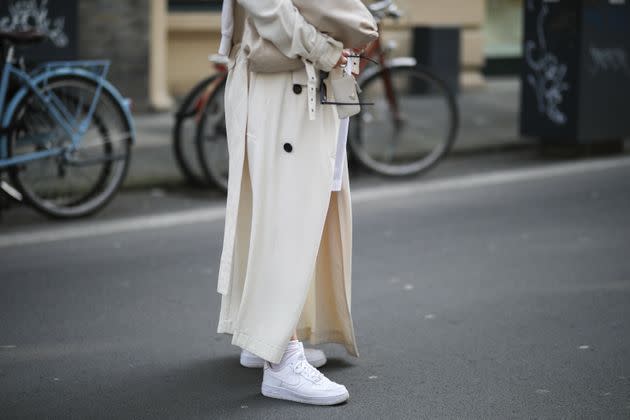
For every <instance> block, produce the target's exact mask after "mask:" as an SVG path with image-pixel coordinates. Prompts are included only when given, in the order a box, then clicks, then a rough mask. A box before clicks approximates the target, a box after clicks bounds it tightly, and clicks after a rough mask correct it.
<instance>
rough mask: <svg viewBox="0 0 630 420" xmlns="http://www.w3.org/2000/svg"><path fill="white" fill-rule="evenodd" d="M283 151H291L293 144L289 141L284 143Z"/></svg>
mask: <svg viewBox="0 0 630 420" xmlns="http://www.w3.org/2000/svg"><path fill="white" fill-rule="evenodd" d="M284 151H285V152H287V153H291V152H292V151H293V146H291V143H284Z"/></svg>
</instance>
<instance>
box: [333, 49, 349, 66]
mask: <svg viewBox="0 0 630 420" xmlns="http://www.w3.org/2000/svg"><path fill="white" fill-rule="evenodd" d="M349 55H352V51H350V50H343V51H341V57H339V61H337V64H335V68H339V67H345V66H346V64H348V56H349Z"/></svg>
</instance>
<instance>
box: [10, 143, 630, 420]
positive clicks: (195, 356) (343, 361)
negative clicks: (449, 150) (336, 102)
mask: <svg viewBox="0 0 630 420" xmlns="http://www.w3.org/2000/svg"><path fill="white" fill-rule="evenodd" d="M506 159H507V160H506V161H504V163H503V164H501V159H500V158H498V159H497V162H494V163H491V164H490V165H489V166H488V168H487V169H486V170H485V171H480V170H479V169H478V168H477V167H475V168H474V170H470V171H468V170H466V169H465V168H464V169H459V170H453V171H451V172H450V173H448V174H447V176H441V177H429V178H422V179H416V180H411V181H405V182H398V183H395V182H389V181H388V182H385V181H382V180H379V181H365V180H363V181H359V182H357V183H356V184H354V183H353V188H354V190H353V203H354V254H353V256H354V260H353V297H352V308H353V316H354V321H355V328H356V332H357V338H358V342H359V351H360V352H361V357H360V358H359V359H354V358H351V357H348V356H347V355H345V353H344V351H343V349H341V348H340V347H337V346H332V345H325V346H323V347H322V348H324V349H325V350H326V351H327V354H328V356H329V363H328V364H327V365H326V366H325V367H324V368H322V371H323V372H324V373H325V374H326V375H327V376H328V377H330V378H331V379H332V380H334V381H337V382H340V383H343V384H345V385H346V386H347V387H348V389H349V391H350V395H351V398H350V401H349V402H348V403H347V404H344V405H341V406H336V407H330V408H322V407H312V406H303V405H298V404H294V403H289V402H283V401H276V400H271V399H267V398H264V397H263V396H262V395H260V382H261V379H262V373H261V372H260V371H257V370H248V369H245V368H242V367H240V365H239V362H238V354H239V353H238V349H236V348H234V347H232V346H231V345H230V340H229V337H227V336H220V335H217V334H216V333H215V330H216V323H217V319H218V315H219V295H217V294H216V292H215V288H216V274H217V271H218V261H219V255H220V251H221V241H222V232H223V203H222V201H221V200H214V201H212V202H211V203H208V202H207V201H204V200H193V199H188V201H185V204H182V205H176V204H173V205H172V206H171V205H169V204H168V203H171V201H172V200H174V199H173V198H172V197H170V198H168V199H164V201H165V202H166V204H164V206H163V207H160V208H156V207H155V205H152V206H149V207H150V208H146V209H144V210H142V209H141V210H140V211H138V212H135V213H134V215H130V214H128V212H125V211H123V210H116V208H117V207H116V205H114V207H113V210H109V211H110V212H111V213H106V214H105V216H106V217H104V218H100V219H94V220H88V221H83V222H78V223H71V224H50V223H41V224H38V223H30V222H29V221H28V220H27V219H28V217H27V218H25V221H24V222H23V223H21V222H20V223H17V224H16V225H12V223H11V217H12V213H11V212H8V213H7V215H5V221H4V223H5V224H6V229H5V228H3V232H2V233H0V255H1V257H0V267H1V268H0V270H1V272H0V273H1V276H0V278H1V282H0V287H1V288H2V289H1V290H2V291H1V293H0V418H2V419H14V418H55V419H57V418H58V419H98V418H103V419H105V418H111V419H162V418H172V419H193V418H194V419H219V418H256V419H295V418H322V416H326V418H350V419H382V418H389V419H418V418H427V419H438V418H440V419H441V418H497V419H505V418H606V419H615V418H619V419H624V418H625V419H627V418H629V417H630V222H629V221H628V215H630V158H628V157H627V155H625V157H617V158H605V159H601V158H599V159H591V160H577V161H572V162H552V163H547V164H546V165H542V164H539V163H538V164H530V163H529V162H528V163H526V164H522V165H521V166H520V167H515V166H514V165H511V164H509V157H508V158H506ZM484 164H485V162H484V161H482V162H481V163H477V164H475V165H476V166H483V165H484ZM475 165H473V166H475ZM464 166H465V165H464ZM438 174H439V172H438ZM120 200H121V201H119V204H117V205H118V206H122V207H124V205H121V204H120V203H125V197H121V198H120ZM129 200H130V201H131V199H129ZM169 200H171V201H169ZM181 200H184V199H183V198H182V199H181ZM176 201H177V200H176ZM155 202H156V203H157V202H158V200H156V201H155ZM169 206H170V207H169ZM17 220H18V221H19V220H20V219H19V217H18V219H17ZM289 298H290V297H289Z"/></svg>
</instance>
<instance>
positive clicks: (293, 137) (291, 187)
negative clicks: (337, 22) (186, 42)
mask: <svg viewBox="0 0 630 420" xmlns="http://www.w3.org/2000/svg"><path fill="white" fill-rule="evenodd" d="M223 26H224V29H227V30H225V31H224V39H223V40H222V45H221V51H220V52H222V53H224V54H226V55H228V56H229V60H228V71H229V73H228V78H227V82H226V83H227V84H226V89H225V115H226V129H227V138H228V149H229V156H230V158H229V159H230V161H229V173H230V177H229V184H228V197H227V205H226V206H227V208H226V219H225V232H224V240H223V250H222V254H221V260H220V269H219V279H218V292H219V293H220V294H221V295H222V299H221V312H220V320H219V325H218V332H219V333H227V334H231V335H232V344H234V345H236V346H238V347H240V348H241V349H242V353H241V363H242V364H243V365H245V366H252V367H253V366H261V365H263V366H264V374H263V383H262V393H263V395H265V396H268V397H272V398H280V399H286V400H292V401H298V402H302V403H309V404H318V405H331V404H338V403H341V402H344V401H346V400H347V399H348V398H349V393H348V390H347V389H346V387H345V386H343V385H340V384H337V383H335V382H333V381H330V380H329V379H327V378H326V377H325V376H324V375H323V374H322V373H321V372H319V371H318V370H317V369H316V368H315V367H314V366H313V365H317V366H321V365H322V364H324V363H325V361H326V359H325V355H324V354H323V352H321V351H316V350H310V351H306V352H305V350H304V347H303V344H302V342H301V341H303V340H308V341H310V342H311V343H312V344H318V343H324V342H332V343H339V344H341V345H343V346H344V347H345V349H346V350H347V351H348V353H349V354H351V355H353V356H358V350H357V344H356V339H355V333H354V327H353V322H352V316H351V310H350V306H351V269H352V267H351V264H352V262H351V258H352V209H351V202H350V189H349V181H348V171H347V160H346V158H345V153H344V156H337V147H336V146H337V139H338V133H339V126H340V122H339V121H340V120H339V116H338V114H337V110H336V107H335V106H334V105H332V106H331V105H323V104H321V103H320V102H319V97H318V94H317V89H318V86H320V82H321V80H320V77H322V76H321V75H320V72H322V71H323V72H329V73H330V74H331V75H332V74H335V72H336V73H337V74H340V73H341V72H342V71H343V69H342V68H341V67H343V66H345V65H346V63H347V61H348V58H347V57H348V55H350V52H349V51H348V50H344V47H343V45H342V43H341V42H340V41H338V40H336V39H334V38H332V37H331V36H329V35H327V34H324V33H323V32H322V31H321V30H320V29H318V28H317V27H315V26H314V25H312V24H311V23H309V22H308V21H307V20H306V19H305V17H304V16H303V15H302V14H301V13H300V11H299V10H298V9H297V8H296V7H295V6H294V4H293V3H292V2H291V1H290V0H238V1H235V0H226V1H224V11H223ZM368 32H369V31H368ZM372 32H373V33H369V34H368V35H367V36H366V40H367V41H369V40H371V39H373V38H374V37H375V36H376V25H375V24H374V25H373V30H372ZM261 45H262V46H263V47H264V48H262V51H270V50H273V51H275V52H279V53H281V54H282V56H281V57H282V59H286V61H287V65H284V64H281V62H282V60H277V59H273V60H265V59H260V58H257V57H255V56H254V55H255V52H256V51H257V48H258V50H260V48H259V47H260V46H261ZM256 60H258V61H256ZM261 60H262V61H261ZM260 63H262V71H261V70H256V65H257V64H259V66H258V67H260ZM323 83H324V86H326V87H327V88H329V89H327V90H328V91H331V90H332V89H330V88H331V86H330V81H329V80H328V79H326V80H324V81H323ZM336 159H343V166H344V169H345V170H344V171H343V177H342V178H341V188H339V189H338V191H333V189H334V188H332V187H331V186H332V185H333V172H334V166H335V161H336Z"/></svg>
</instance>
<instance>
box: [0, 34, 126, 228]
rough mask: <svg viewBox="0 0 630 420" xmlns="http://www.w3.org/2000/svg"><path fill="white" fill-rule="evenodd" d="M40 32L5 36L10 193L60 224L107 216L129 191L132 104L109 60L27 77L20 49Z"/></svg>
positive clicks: (3, 108) (0, 88)
mask: <svg viewBox="0 0 630 420" xmlns="http://www.w3.org/2000/svg"><path fill="white" fill-rule="evenodd" d="M45 39H46V35H43V34H39V33H36V32H0V42H1V46H2V62H1V63H2V64H3V69H2V75H1V79H0V120H1V124H0V172H8V175H9V178H10V180H11V184H8V183H6V182H5V181H2V184H1V185H2V187H3V190H4V191H5V192H6V193H8V194H9V195H10V196H12V197H13V198H15V199H17V200H19V201H24V202H26V203H27V204H30V205H31V206H32V207H33V208H34V209H36V210H37V211H39V212H41V213H43V214H45V215H47V216H50V217H53V218H60V219H67V218H75V217H83V216H87V215H90V214H93V213H95V212H96V211H98V210H100V209H102V208H103V207H104V206H105V205H106V204H107V203H108V202H109V201H110V200H111V199H112V198H113V196H114V195H115V193H116V191H117V190H118V188H119V187H120V185H121V184H122V182H123V180H124V178H125V176H126V173H127V169H128V167H129V162H130V157H131V145H132V144H133V142H134V139H135V132H134V127H133V121H132V117H131V112H130V109H129V108H130V102H129V101H128V100H126V99H124V98H123V97H122V96H121V95H120V93H119V92H118V91H117V90H116V88H115V87H114V86H112V85H111V83H109V82H108V81H107V80H106V78H105V77H106V75H107V72H108V70H109V64H110V63H109V61H105V60H91V61H56V62H49V63H44V64H42V65H40V66H38V67H36V68H35V69H33V70H32V71H27V70H26V68H25V66H24V65H23V62H22V63H21V64H20V65H18V63H17V62H18V60H16V58H15V46H16V45H27V44H34V43H39V42H42V41H44V40H45Z"/></svg>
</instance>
